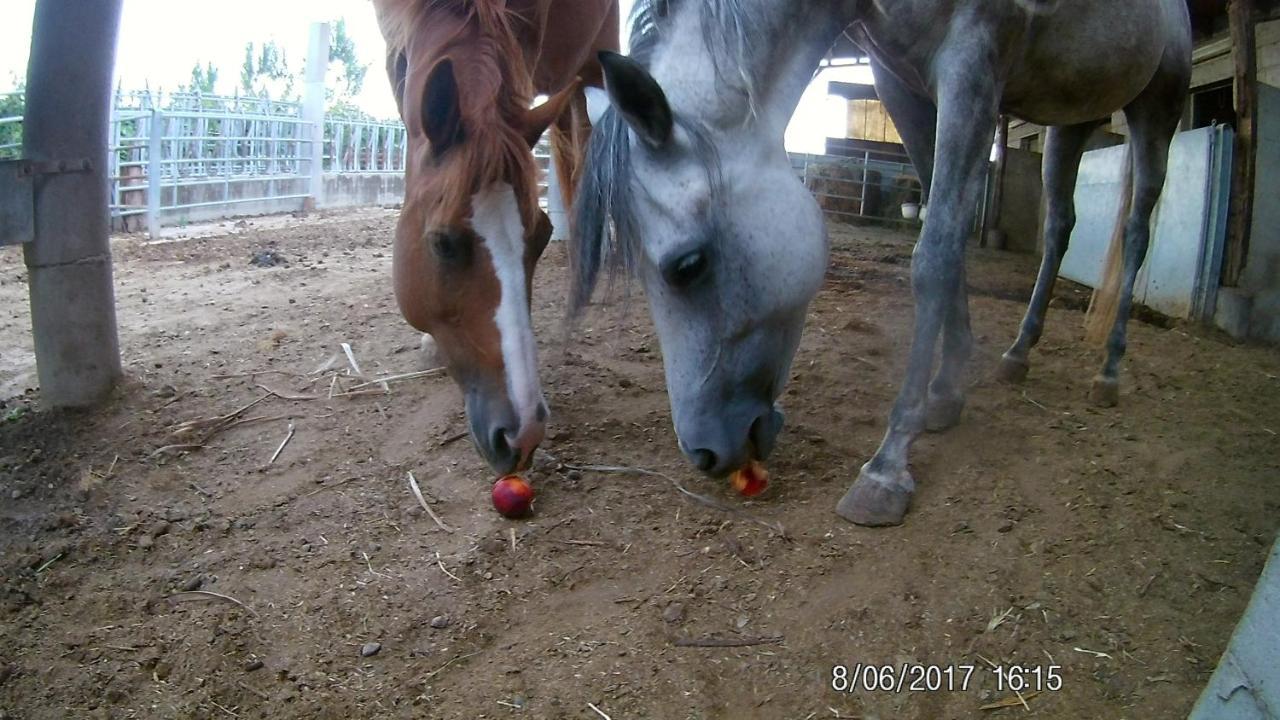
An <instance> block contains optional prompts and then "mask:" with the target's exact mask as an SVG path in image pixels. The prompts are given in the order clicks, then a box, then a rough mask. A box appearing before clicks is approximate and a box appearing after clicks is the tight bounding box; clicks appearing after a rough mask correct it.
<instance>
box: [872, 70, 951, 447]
mask: <svg viewBox="0 0 1280 720" xmlns="http://www.w3.org/2000/svg"><path fill="white" fill-rule="evenodd" d="M871 71H872V73H873V74H874V76H875V81H876V94H878V95H879V96H880V101H881V102H883V103H884V107H885V109H886V110H888V111H889V115H890V116H891V117H892V118H893V124H894V127H896V128H897V129H898V134H899V135H901V136H902V144H903V146H904V147H905V148H906V149H907V156H908V157H910V158H911V164H912V165H914V166H915V168H916V173H917V174H918V175H919V176H920V186H921V200H922V201H923V200H924V199H925V198H927V197H928V196H929V190H930V186H931V184H932V182H933V156H934V152H935V151H936V147H935V145H936V142H937V133H938V125H937V123H938V109H937V108H936V107H934V105H933V103H932V102H931V101H930V100H928V99H927V98H923V97H920V96H919V95H916V94H915V93H913V92H911V91H910V90H909V89H907V87H906V86H905V85H903V84H902V81H900V80H898V78H897V77H896V76H895V75H894V74H893V73H890V72H886V71H885V70H884V68H883V67H882V66H880V65H879V64H877V63H876V62H875V61H874V60H873V61H872V62H871ZM957 287H958V288H959V292H958V293H957V297H956V298H955V300H954V301H953V302H951V303H950V304H948V305H947V315H946V319H945V320H944V321H943V331H942V332H943V334H942V362H941V364H940V365H939V367H938V373H937V374H936V375H935V376H934V378H933V382H931V383H929V393H928V396H927V398H926V400H925V403H926V409H925V429H926V430H928V431H930V432H939V431H942V430H946V429H948V428H951V427H954V426H955V425H956V424H957V423H958V422H960V413H961V412H962V411H963V410H964V402H965V393H964V390H965V388H964V383H963V382H962V379H963V376H964V368H965V366H966V365H967V364H968V361H969V356H970V355H971V354H972V351H973V333H972V331H971V329H970V326H969V302H968V295H967V293H965V292H964V276H963V272H962V274H961V277H960V282H959V284H958V285H957Z"/></svg>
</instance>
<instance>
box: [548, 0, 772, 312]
mask: <svg viewBox="0 0 1280 720" xmlns="http://www.w3.org/2000/svg"><path fill="white" fill-rule="evenodd" d="M690 1H692V0H639V2H637V3H636V5H635V8H634V9H633V11H632V15H631V58H632V59H633V60H635V61H636V62H639V63H640V64H641V65H644V66H645V67H649V66H650V63H651V62H652V59H653V55H654V52H655V51H656V49H657V48H658V46H659V45H660V44H661V42H662V40H663V38H664V35H665V32H666V29H667V26H668V25H669V23H670V21H671V18H672V17H673V16H674V14H675V12H676V11H677V10H678V9H679V8H680V7H681V6H683V5H684V4H685V2H690ZM701 2H702V3H703V5H702V23H703V27H704V29H706V30H707V32H706V33H705V38H706V43H707V50H708V51H709V52H710V54H711V56H712V57H713V58H715V60H716V68H717V72H718V74H719V75H720V76H721V78H722V79H724V80H725V82H726V84H727V85H729V86H737V88H738V89H739V90H741V91H742V92H744V93H745V95H746V96H747V99H748V102H749V104H751V105H752V106H753V104H754V100H753V98H754V85H755V82H754V77H753V72H752V69H751V68H752V66H753V65H754V63H751V62H749V58H750V57H751V53H750V52H749V50H750V48H753V47H759V46H760V44H761V43H762V42H763V35H764V29H763V28H762V27H761V26H760V25H759V23H758V22H756V21H755V20H754V19H753V18H751V17H750V14H749V13H747V12H746V11H745V10H744V9H743V7H742V0H701ZM674 121H675V125H676V127H678V128H679V129H681V130H682V131H683V135H684V136H685V137H686V138H687V139H688V141H689V143H690V145H691V147H690V148H689V149H690V150H691V151H692V152H693V154H694V156H695V157H697V158H698V159H699V160H701V161H702V163H703V164H704V165H705V166H706V167H707V169H708V175H709V178H708V179H709V182H710V186H711V194H712V197H716V196H717V195H718V194H719V188H720V185H721V183H720V159H719V156H718V154H717V152H716V148H715V145H714V144H713V143H712V142H711V138H710V132H709V130H708V128H707V127H706V126H704V125H703V124H702V123H701V122H699V121H698V120H696V119H694V118H690V117H687V116H682V115H681V114H679V113H676V114H675V116H674ZM631 174H632V158H631V141H630V134H629V129H628V126H627V124H626V122H625V121H624V120H623V119H622V116H621V115H620V114H619V113H618V112H617V111H616V110H615V109H614V108H613V107H610V108H609V109H608V110H606V111H605V113H604V114H603V115H602V116H601V118H600V120H599V122H598V123H597V124H596V126H595V127H594V128H593V129H592V132H591V143H590V147H589V148H588V149H587V158H586V163H585V169H584V171H583V174H582V179H581V181H580V184H579V186H578V191H577V199H576V201H575V203H574V223H573V230H574V231H573V233H572V234H571V237H570V239H569V260H570V266H571V278H572V288H571V291H570V295H569V310H570V315H571V316H573V315H578V314H580V313H581V311H582V310H583V309H584V308H585V307H586V306H587V305H588V304H589V303H590V301H591V294H592V292H593V291H594V290H595V287H596V284H597V282H598V280H599V278H600V272H601V270H602V269H607V270H608V272H609V275H610V277H611V279H617V278H619V277H622V278H629V277H631V276H632V275H633V274H634V270H635V262H636V258H637V256H638V253H639V248H638V242H639V238H640V234H639V232H638V231H639V225H638V222H639V220H638V218H637V217H636V213H635V198H634V192H635V190H636V188H633V187H632V182H631ZM714 205H715V203H713V206H714Z"/></svg>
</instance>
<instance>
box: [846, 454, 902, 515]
mask: <svg viewBox="0 0 1280 720" xmlns="http://www.w3.org/2000/svg"><path fill="white" fill-rule="evenodd" d="M903 475H906V482H907V485H906V486H904V485H902V484H899V483H896V482H892V481H890V480H887V479H883V480H882V479H877V478H876V477H875V476H874V475H873V474H872V473H870V472H868V471H867V468H866V466H863V468H862V472H860V473H858V479H857V480H856V481H855V482H854V483H853V487H851V488H849V492H847V493H845V494H844V497H842V498H840V502H839V503H836V514H837V515H839V516H840V517H842V518H844V519H845V520H848V521H849V522H851V523H853V524H855V525H863V526H865V527H887V526H891V525H901V524H902V518H903V517H904V516H906V514H907V508H908V507H909V506H910V505H911V489H910V485H912V484H914V483H913V481H912V480H911V476H910V475H907V473H905V472H904V473H903Z"/></svg>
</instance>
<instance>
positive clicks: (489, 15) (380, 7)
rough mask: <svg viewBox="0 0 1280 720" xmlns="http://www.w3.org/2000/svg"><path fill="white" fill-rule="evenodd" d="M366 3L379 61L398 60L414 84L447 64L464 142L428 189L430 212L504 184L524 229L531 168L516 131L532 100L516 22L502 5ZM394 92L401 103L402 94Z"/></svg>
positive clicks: (533, 191)
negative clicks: (380, 47) (432, 199)
mask: <svg viewBox="0 0 1280 720" xmlns="http://www.w3.org/2000/svg"><path fill="white" fill-rule="evenodd" d="M373 5H374V8H375V9H376V11H377V15H378V25H379V27H380V28H381V30H382V35H383V37H384V38H385V39H386V41H387V57H388V58H391V59H394V58H397V57H402V58H403V60H404V62H405V63H406V64H407V68H410V70H409V71H408V75H409V76H411V77H415V79H416V81H417V82H424V81H425V78H426V76H427V72H428V71H429V70H430V68H431V67H432V66H434V65H435V63H437V62H438V61H440V60H444V59H453V60H454V63H453V68H454V72H455V73H456V74H457V76H458V86H459V95H460V97H459V108H458V110H459V113H460V115H461V118H462V125H463V128H464V140H463V141H462V142H461V143H459V144H458V146H457V147H455V148H453V149H452V150H451V151H450V152H452V153H457V154H458V157H457V158H456V161H454V162H451V163H449V165H448V167H449V168H451V171H450V175H452V177H445V178H440V180H439V182H440V185H439V187H438V188H433V190H435V194H436V195H437V197H438V205H436V207H438V208H440V209H442V210H443V211H445V212H450V211H452V209H455V208H461V207H464V206H465V205H466V203H468V202H469V201H470V198H471V196H472V195H474V194H475V193H476V192H478V191H480V190H481V189H483V188H484V187H485V186H487V185H489V184H491V183H494V182H500V181H504V180H509V181H510V182H511V183H512V187H513V188H514V190H515V193H516V197H517V199H518V200H519V202H520V206H521V211H522V213H523V215H524V216H525V217H524V220H525V227H532V226H533V223H534V220H535V218H536V214H537V211H538V198H537V190H538V183H537V166H536V165H534V162H533V155H532V153H531V152H530V150H529V145H528V143H527V142H526V141H525V139H524V135H523V133H522V132H521V130H520V128H521V120H522V118H523V116H524V114H525V112H527V110H528V108H529V104H530V102H531V100H532V99H533V79H532V75H531V72H530V68H529V67H528V63H527V61H526V54H525V49H524V48H522V47H521V46H520V43H519V41H518V40H517V36H516V32H515V29H514V27H513V24H514V23H517V22H520V21H521V20H520V18H518V17H516V16H515V15H514V14H513V13H511V12H510V11H509V10H508V9H507V7H506V4H505V2H503V0H373ZM413 68H416V69H417V73H416V74H415V73H414V71H413V70H412V69H413ZM393 82H394V79H393ZM395 92H396V94H397V100H398V101H402V100H403V98H402V97H401V96H402V94H403V93H404V88H403V87H399V86H398V87H396V88H395ZM400 104H401V113H402V119H403V120H404V121H405V124H406V125H411V124H412V123H414V122H415V114H416V113H417V112H419V110H418V109H417V108H406V107H404V106H403V102H401V103H400ZM410 135H411V136H412V135H413V132H410ZM454 219H456V218H454Z"/></svg>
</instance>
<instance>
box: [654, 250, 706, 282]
mask: <svg viewBox="0 0 1280 720" xmlns="http://www.w3.org/2000/svg"><path fill="white" fill-rule="evenodd" d="M710 265H711V261H710V258H708V257H707V253H706V252H704V251H702V250H694V251H692V252H687V253H685V254H683V255H681V256H679V257H677V258H675V259H673V260H671V261H669V262H667V263H665V264H664V267H663V268H662V275H663V277H665V278H666V280H667V282H668V283H670V284H671V285H672V286H673V287H677V288H686V287H689V286H690V285H693V284H694V283H696V282H697V281H698V280H700V279H701V278H702V277H703V276H704V275H706V274H707V268H708V267H709V266H710Z"/></svg>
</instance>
